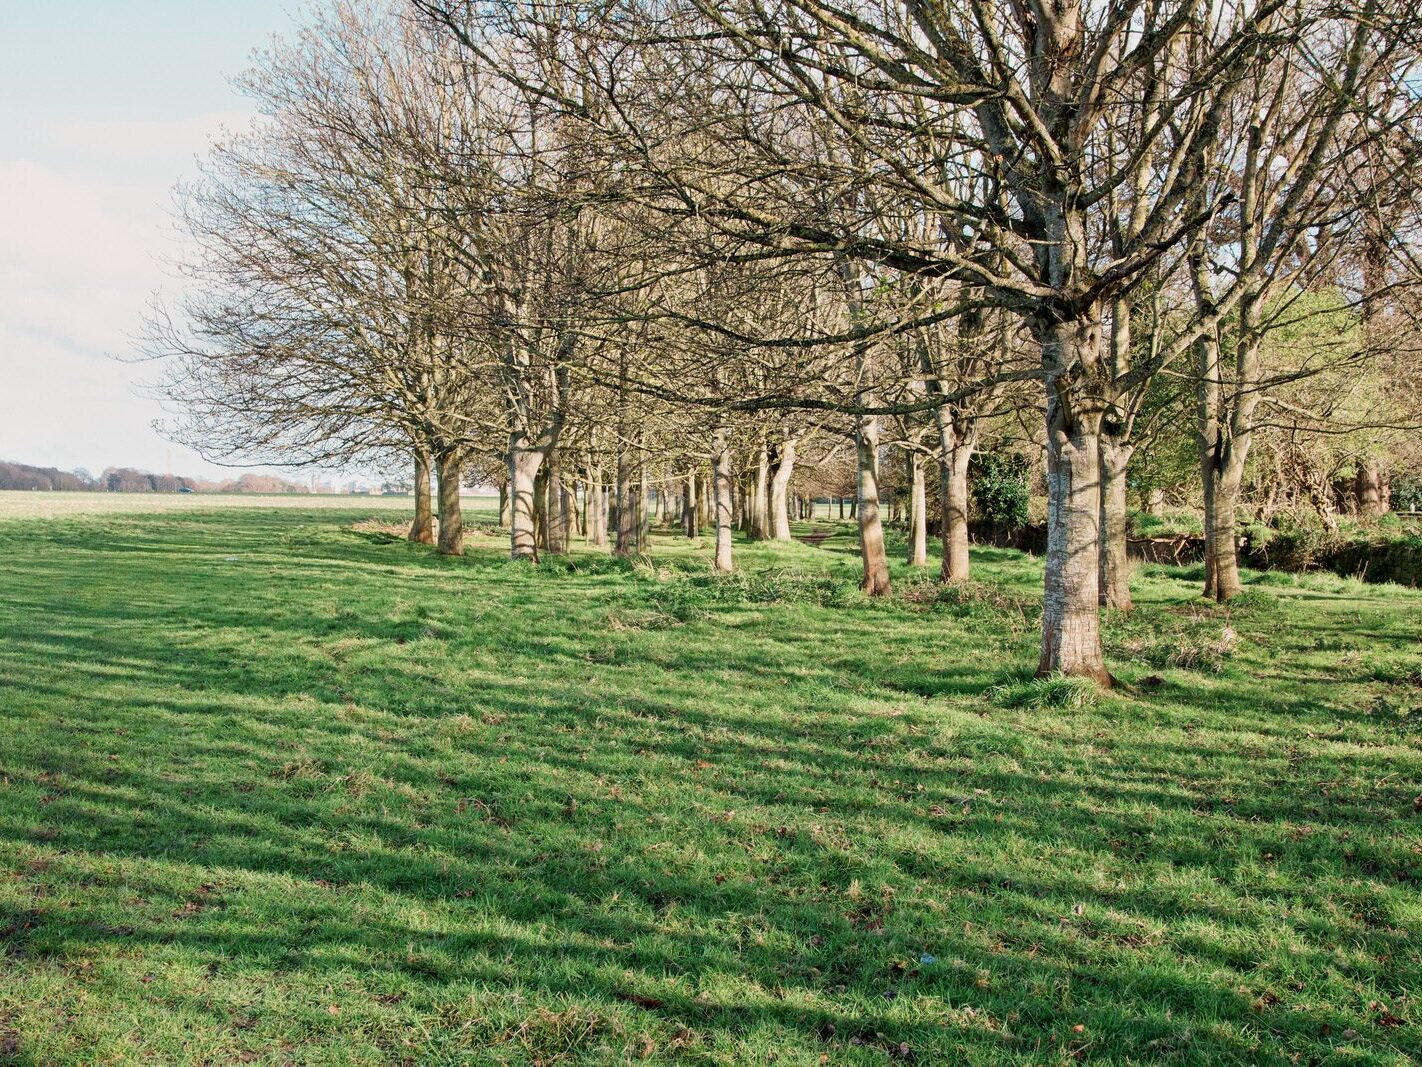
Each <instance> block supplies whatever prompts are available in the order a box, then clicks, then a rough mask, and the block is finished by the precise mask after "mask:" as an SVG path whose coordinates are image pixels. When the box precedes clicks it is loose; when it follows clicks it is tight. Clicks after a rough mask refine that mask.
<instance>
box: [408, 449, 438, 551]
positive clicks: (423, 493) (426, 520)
mask: <svg viewBox="0 0 1422 1067" xmlns="http://www.w3.org/2000/svg"><path fill="white" fill-rule="evenodd" d="M409 536H410V540H411V541H414V542H415V543H416V544H421V545H432V544H434V543H435V532H434V505H433V502H432V501H431V500H430V457H429V453H428V452H426V451H425V450H424V449H419V450H417V451H416V452H415V521H414V522H413V523H411V524H410V535H409Z"/></svg>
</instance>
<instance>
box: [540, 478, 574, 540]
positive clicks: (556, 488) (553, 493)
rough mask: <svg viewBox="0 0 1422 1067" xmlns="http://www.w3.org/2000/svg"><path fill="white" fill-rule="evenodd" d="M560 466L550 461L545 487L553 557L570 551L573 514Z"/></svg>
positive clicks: (546, 511) (545, 503) (548, 538)
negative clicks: (570, 529)
mask: <svg viewBox="0 0 1422 1067" xmlns="http://www.w3.org/2000/svg"><path fill="white" fill-rule="evenodd" d="M558 467H559V464H558V463H556V462H553V461H552V460H550V461H549V463H548V464H547V469H548V480H547V485H546V486H545V487H544V514H545V515H546V519H545V520H544V521H545V523H546V525H547V529H548V534H547V539H546V540H547V545H548V553H549V555H553V556H561V555H564V554H566V553H567V551H568V535H569V529H568V528H569V526H570V525H571V520H572V514H571V508H570V507H569V502H568V491H567V489H566V488H565V487H564V485H563V476H562V474H561V473H560V472H559V470H558Z"/></svg>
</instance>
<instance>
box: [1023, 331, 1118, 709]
mask: <svg viewBox="0 0 1422 1067" xmlns="http://www.w3.org/2000/svg"><path fill="white" fill-rule="evenodd" d="M1034 325H1035V327H1036V335H1037V339H1038V342H1039V343H1040V344H1041V346H1042V361H1043V365H1044V367H1045V368H1046V370H1047V373H1048V378H1047V559H1046V575H1045V581H1044V593H1043V598H1042V599H1043V603H1042V657H1041V660H1040V661H1039V662H1038V664H1037V674H1038V676H1039V677H1042V676H1047V675H1053V674H1065V675H1071V676H1077V677H1086V678H1093V679H1095V680H1096V681H1098V682H1100V683H1101V684H1103V685H1110V684H1111V676H1110V674H1109V673H1107V671H1106V663H1105V659H1104V657H1103V656H1102V652H1101V604H1100V597H1099V595H1098V589H1099V579H1100V572H1101V558H1100V556H1101V549H1100V543H1101V542H1100V524H1101V445H1100V440H1099V438H1100V430H1101V413H1102V409H1103V408H1104V403H1103V402H1102V399H1101V395H1100V391H1097V393H1096V395H1092V393H1091V392H1089V391H1087V389H1086V388H1083V386H1082V385H1080V384H1078V381H1079V379H1077V378H1076V375H1088V374H1090V373H1091V372H1093V371H1095V372H1097V373H1099V372H1100V369H1101V368H1100V350H1101V325H1100V320H1099V317H1095V316H1093V318H1091V319H1075V320H1072V319H1068V320H1066V321H1059V320H1055V319H1043V320H1041V321H1039V322H1037V323H1035V324H1034ZM1064 372H1071V374H1072V375H1073V377H1072V378H1071V379H1067V380H1063V379H1064V377H1065V374H1064Z"/></svg>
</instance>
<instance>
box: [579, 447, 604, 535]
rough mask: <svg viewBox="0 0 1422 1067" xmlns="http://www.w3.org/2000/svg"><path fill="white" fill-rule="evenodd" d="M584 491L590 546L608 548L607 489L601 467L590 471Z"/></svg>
mask: <svg viewBox="0 0 1422 1067" xmlns="http://www.w3.org/2000/svg"><path fill="white" fill-rule="evenodd" d="M583 491H584V494H585V495H586V498H587V509H588V521H587V528H588V529H587V537H588V544H590V545H593V546H594V547H596V548H605V547H607V489H606V487H605V486H604V485H603V484H602V467H601V466H598V467H594V468H592V469H591V470H589V471H588V480H587V482H586V483H585V485H584V489H583Z"/></svg>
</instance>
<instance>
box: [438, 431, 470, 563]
mask: <svg viewBox="0 0 1422 1067" xmlns="http://www.w3.org/2000/svg"><path fill="white" fill-rule="evenodd" d="M435 469H436V471H437V473H438V475H439V550H440V552H442V553H443V554H444V555H446V556H462V555H464V516H463V514H462V513H461V512H460V508H459V483H460V481H461V480H462V478H463V474H464V471H463V466H462V464H461V463H460V458H459V453H458V452H457V451H449V452H441V453H439V454H437V455H436V456H435Z"/></svg>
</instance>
